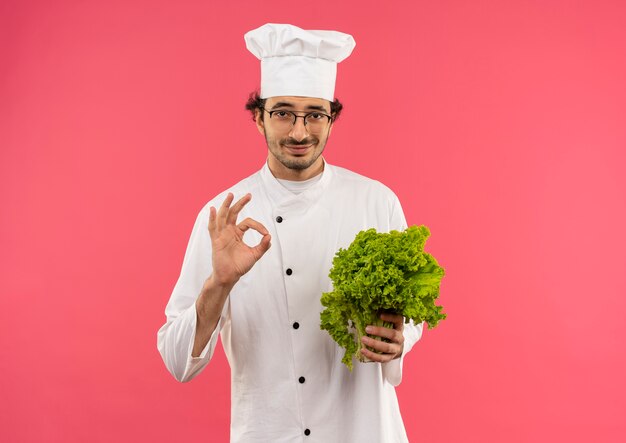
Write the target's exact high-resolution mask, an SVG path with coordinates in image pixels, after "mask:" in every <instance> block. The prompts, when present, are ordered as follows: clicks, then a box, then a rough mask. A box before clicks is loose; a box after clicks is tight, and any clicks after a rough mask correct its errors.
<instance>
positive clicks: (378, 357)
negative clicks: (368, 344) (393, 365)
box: [361, 349, 395, 363]
mask: <svg viewBox="0 0 626 443" xmlns="http://www.w3.org/2000/svg"><path fill="white" fill-rule="evenodd" d="M361 354H362V355H363V356H364V357H367V358H368V359H369V360H371V361H375V362H379V363H386V362H388V361H391V360H393V359H394V357H395V355H393V354H379V353H377V352H372V351H370V350H369V349H361Z"/></svg>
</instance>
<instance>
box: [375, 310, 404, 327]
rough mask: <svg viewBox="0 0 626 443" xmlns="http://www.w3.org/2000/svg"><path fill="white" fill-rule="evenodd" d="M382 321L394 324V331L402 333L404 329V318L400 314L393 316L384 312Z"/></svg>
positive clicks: (381, 317)
mask: <svg viewBox="0 0 626 443" xmlns="http://www.w3.org/2000/svg"><path fill="white" fill-rule="evenodd" d="M380 319H381V320H384V321H388V322H390V323H393V326H394V329H396V330H398V331H402V330H403V329H404V317H403V316H401V315H400V314H393V313H391V312H382V313H381V314H380Z"/></svg>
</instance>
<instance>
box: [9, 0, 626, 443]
mask: <svg viewBox="0 0 626 443" xmlns="http://www.w3.org/2000/svg"><path fill="white" fill-rule="evenodd" d="M212 3H215V4H212ZM314 3H315V2H314ZM383 3H384V2H374V1H358V2H356V1H353V2H341V1H339V2H334V1H327V0H320V1H318V2H317V3H315V4H318V5H319V6H317V7H312V6H310V5H313V3H307V2H304V3H303V2H294V1H291V0H290V1H263V2H245V1H233V2H209V1H205V2H200V1H197V2H191V1H187V2H173V1H170V2H168V1H155V0H151V1H147V0H146V1H122V0H119V1H113V2H102V1H100V2H98V1H55V2H33V1H31V2H28V1H21V2H18V1H11V0H9V1H3V2H1V3H0V203H1V205H2V206H1V210H0V245H1V246H0V248H1V250H0V260H1V263H0V265H1V266H0V293H1V298H0V350H2V357H1V359H0V393H1V394H0V395H1V397H2V401H1V402H0V440H1V441H7V442H9V441H10V442H43V441H45V442H86V441H89V442H131V441H132V442H134V441H150V442H171V441H188V442H191V441H197V442H201V441H212V442H213V441H215V442H221V441H226V439H227V436H228V423H229V413H230V407H229V395H230V394H229V389H230V388H229V370H228V366H227V364H226V362H225V359H224V357H223V354H222V353H221V351H220V352H218V354H219V356H218V357H217V358H216V360H215V361H214V362H213V363H212V364H211V365H210V366H209V367H208V368H207V369H206V371H205V372H204V373H203V374H202V375H201V376H200V377H199V378H197V379H196V380H194V381H193V382H191V383H189V384H184V385H183V384H179V383H177V382H176V381H175V380H174V379H173V378H172V377H171V376H170V375H169V374H168V373H167V372H166V370H165V367H164V366H163V364H162V362H161V359H160V356H159V355H158V352H157V350H156V331H157V329H158V328H159V327H160V326H161V324H162V323H163V322H164V319H165V317H164V314H163V310H164V307H165V304H166V302H167V300H168V298H169V295H170V291H171V290H172V287H173V285H174V283H175V281H176V278H177V276H178V272H179V270H180V265H181V263H182V257H183V253H184V250H185V246H186V243H187V239H188V235H189V233H190V230H191V227H192V224H193V222H194V220H195V216H196V214H197V212H198V210H199V209H200V207H201V206H202V205H203V204H204V203H205V202H206V201H207V200H208V199H209V198H211V197H212V196H213V195H215V194H216V193H217V192H219V191H221V190H223V189H224V188H225V187H227V186H229V185H231V184H233V183H234V182H235V181H237V180H239V179H240V178H243V177H244V176H247V175H248V174H250V173H252V172H254V171H255V170H257V169H258V168H259V167H260V166H261V165H262V162H263V160H264V158H265V155H266V151H265V147H264V142H263V140H262V139H261V138H260V136H259V134H258V133H257V131H256V129H255V128H254V126H253V124H252V122H251V121H250V120H249V116H248V115H247V114H246V113H245V112H244V111H243V110H242V108H243V103H244V101H245V99H246V97H247V94H248V93H249V92H250V91H252V90H253V89H255V88H256V87H257V85H258V75H259V72H258V62H257V61H256V59H255V58H254V57H253V56H252V55H251V54H249V53H248V52H247V51H246V49H245V46H244V42H243V34H244V32H246V31H247V30H250V29H252V28H255V27H257V26H260V25H261V24H263V23H265V22H270V21H271V22H279V23H280V22H292V23H294V24H298V25H299V26H301V27H305V28H318V29H319V28H321V29H338V30H341V31H345V32H349V33H351V34H353V35H354V37H355V39H356V42H357V47H356V49H355V51H354V53H353V55H352V56H351V57H350V58H349V59H347V60H346V61H345V62H344V63H342V64H341V65H340V67H339V78H338V85H337V96H338V97H339V98H340V99H341V100H342V101H343V102H344V103H345V105H346V107H345V112H344V115H343V116H342V118H341V119H340V121H339V122H338V123H337V126H336V128H335V130H334V132H333V136H332V138H331V141H330V143H329V145H328V147H327V159H328V160H329V162H331V163H334V164H338V165H341V166H345V167H349V168H351V169H353V170H355V171H357V172H360V173H362V174H365V175H368V176H371V177H374V178H377V179H379V180H381V181H383V182H384V183H386V184H387V185H389V186H390V187H391V188H392V189H394V190H395V191H396V193H397V194H398V195H399V197H400V199H401V201H402V202H403V205H404V209H405V212H406V215H407V218H408V221H409V223H418V224H426V225H428V226H429V227H430V228H431V230H432V233H433V234H432V238H431V241H430V243H429V250H430V251H431V252H432V253H433V254H434V255H435V256H436V257H438V258H439V259H440V261H441V263H442V264H443V266H445V268H446V270H447V273H448V275H447V277H446V278H445V280H444V283H443V286H442V296H441V303H442V304H443V305H444V306H445V307H446V310H447V312H448V319H447V320H446V321H445V322H443V323H442V324H441V326H440V327H439V328H438V329H435V330H433V331H427V332H426V333H425V335H424V338H423V340H422V341H421V342H420V343H419V344H418V345H417V346H416V347H415V348H414V350H413V351H412V352H411V353H410V354H409V356H408V357H407V360H406V376H405V379H404V382H403V384H402V385H401V387H400V388H399V389H398V395H399V397H400V403H401V407H402V411H403V415H404V418H405V422H406V427H407V432H408V434H409V437H410V439H411V441H414V442H418V441H428V442H554V441H567V442H582V441H602V442H618V441H620V442H621V441H626V424H625V420H624V417H626V382H625V381H624V380H625V378H624V374H625V373H626V355H625V352H624V350H625V349H626V346H625V338H626V326H625V324H626V322H624V310H625V309H626V301H625V297H624V295H625V293H626V279H625V277H624V267H625V263H626V260H625V259H624V249H625V247H626V235H625V234H624V226H625V225H626V192H625V191H626V178H625V175H624V169H625V166H626V155H625V154H624V152H625V148H626V125H625V122H626V56H625V54H626V26H625V23H626V3H624V2H621V1H608V0H607V1H578V2H572V1H540V0H535V1H516V2H513V1H501V0H488V1H481V2H469V1H451V0H446V1H429V2H426V1H421V0H420V1H404V2H388V4H387V6H385V5H383Z"/></svg>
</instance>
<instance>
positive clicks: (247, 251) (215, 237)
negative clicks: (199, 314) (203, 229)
mask: <svg viewBox="0 0 626 443" xmlns="http://www.w3.org/2000/svg"><path fill="white" fill-rule="evenodd" d="M233 199H234V196H233V194H232V193H230V192H229V193H228V195H227V196H226V199H225V200H224V203H222V206H221V207H220V209H219V211H216V209H215V208H214V207H213V206H211V208H209V211H210V213H209V235H210V236H211V245H212V247H213V255H212V259H213V278H214V279H215V280H216V282H218V283H221V284H225V285H234V284H235V283H236V282H237V281H238V280H239V278H241V276H242V275H244V274H245V273H246V272H248V271H249V270H250V269H252V266H254V264H255V263H256V262H257V261H258V260H259V259H260V258H261V257H262V256H263V254H265V252H267V250H268V249H269V248H270V240H271V236H270V234H269V232H268V231H267V229H265V226H263V225H262V224H261V223H259V222H258V221H256V220H253V219H251V218H246V219H245V220H243V221H241V222H239V223H237V216H238V215H239V212H240V211H241V210H242V209H243V207H244V206H245V205H246V204H247V203H248V202H249V201H250V200H251V199H252V195H250V194H246V195H244V196H243V197H242V198H241V199H239V201H238V202H237V203H235V204H234V205H233V206H232V208H231V207H230V204H231V203H232V202H233ZM250 228H252V229H254V230H255V231H257V232H258V233H259V234H261V235H262V236H263V238H262V239H261V241H260V242H259V244H258V245H256V246H254V247H250V246H248V245H246V244H245V243H244V242H243V235H244V233H245V232H246V231H247V230H248V229H250Z"/></svg>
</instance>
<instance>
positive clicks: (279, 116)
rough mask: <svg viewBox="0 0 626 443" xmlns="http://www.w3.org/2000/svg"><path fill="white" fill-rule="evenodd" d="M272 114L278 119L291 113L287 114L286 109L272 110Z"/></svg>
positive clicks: (289, 116)
mask: <svg viewBox="0 0 626 443" xmlns="http://www.w3.org/2000/svg"><path fill="white" fill-rule="evenodd" d="M273 116H275V117H276V118H279V119H288V118H291V115H289V112H287V111H274V113H273Z"/></svg>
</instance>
